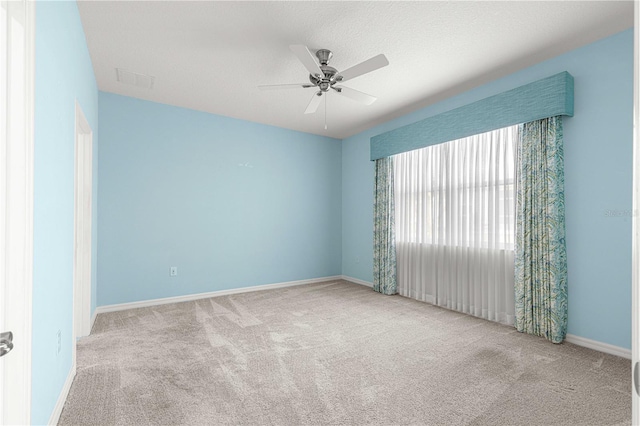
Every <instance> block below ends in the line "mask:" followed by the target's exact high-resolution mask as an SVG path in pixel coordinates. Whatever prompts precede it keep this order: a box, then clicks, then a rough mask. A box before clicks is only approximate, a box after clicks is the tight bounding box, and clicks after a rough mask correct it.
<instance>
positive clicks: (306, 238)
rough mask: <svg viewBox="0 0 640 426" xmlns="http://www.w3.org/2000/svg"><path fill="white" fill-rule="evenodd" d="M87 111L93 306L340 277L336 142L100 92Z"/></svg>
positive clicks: (339, 184) (338, 178) (339, 181)
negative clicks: (95, 143) (91, 128)
mask: <svg viewBox="0 0 640 426" xmlns="http://www.w3.org/2000/svg"><path fill="white" fill-rule="evenodd" d="M99 115H100V127H101V133H100V158H99V165H100V172H99V173H100V200H99V204H98V209H99V212H98V221H99V222H98V223H99V227H98V228H99V238H98V241H99V246H98V282H99V288H98V305H110V304H116V303H124V302H133V301H139V300H147V299H154V298H162V297H170V296H177V295H185V294H194V293H202V292H210V291H216V290H224V289H231V288H239V287H247V286H255V285H260V284H270V283H279V282H286V281H294V280H303V279H311V278H319V277H326V276H333V275H340V273H341V260H342V255H341V179H342V177H341V161H342V159H341V156H342V151H341V146H340V141H339V140H337V139H330V138H326V137H321V136H316V135H311V134H306V133H300V132H294V131H291V130H285V129H280V128H276V127H271V126H265V125H261V124H256V123H251V122H247V121H243V120H236V119H231V118H226V117H221V116H216V115H212V114H207V113H202V112H197V111H193V110H188V109H183V108H178V107H173V106H168V105H163V104H158V103H153V102H147V101H142V100H137V99H133V98H128V97H123V96H119V95H114V94H109V93H103V92H101V93H100V114H99ZM171 266H177V267H178V276H177V277H170V276H169V268H170V267H171Z"/></svg>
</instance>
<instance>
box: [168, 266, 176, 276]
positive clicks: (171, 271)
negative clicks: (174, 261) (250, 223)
mask: <svg viewBox="0 0 640 426" xmlns="http://www.w3.org/2000/svg"><path fill="white" fill-rule="evenodd" d="M169 275H170V276H172V277H177V276H178V267H177V266H172V267H171V269H170V270H169Z"/></svg>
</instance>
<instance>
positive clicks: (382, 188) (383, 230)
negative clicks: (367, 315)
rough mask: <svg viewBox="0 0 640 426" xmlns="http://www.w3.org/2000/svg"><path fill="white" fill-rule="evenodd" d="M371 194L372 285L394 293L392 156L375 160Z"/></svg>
mask: <svg viewBox="0 0 640 426" xmlns="http://www.w3.org/2000/svg"><path fill="white" fill-rule="evenodd" d="M374 191H375V192H374V194H373V199H374V201H373V289H374V290H375V291H377V292H380V293H382V294H396V293H397V291H398V287H397V284H396V238H395V223H394V211H393V210H394V205H393V204H394V203H393V160H392V159H391V158H390V157H385V158H380V159H378V160H376V176H375V188H374Z"/></svg>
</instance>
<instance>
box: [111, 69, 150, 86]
mask: <svg viewBox="0 0 640 426" xmlns="http://www.w3.org/2000/svg"><path fill="white" fill-rule="evenodd" d="M116 78H117V80H118V81H119V82H120V83H122V84H128V85H130V86H137V87H142V88H143V89H151V88H152V87H153V81H154V80H155V77H152V76H150V75H144V74H138V73H135V72H131V71H127V70H123V69H122V68H116Z"/></svg>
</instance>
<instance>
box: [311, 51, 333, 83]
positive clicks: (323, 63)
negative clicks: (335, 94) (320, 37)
mask: <svg viewBox="0 0 640 426" xmlns="http://www.w3.org/2000/svg"><path fill="white" fill-rule="evenodd" d="M332 56H333V53H332V52H331V51H330V50H328V49H320V50H318V51H317V52H316V57H317V58H318V61H319V62H320V69H321V70H322V73H323V74H324V75H322V76H319V77H317V76H315V75H313V74H309V81H311V83H313V85H314V86H318V88H319V89H320V90H322V91H323V92H327V91H329V89H330V88H331V86H333V85H334V84H336V82H337V80H335V79H334V77H335V76H336V74H338V70H337V69H335V68H334V67H330V66H329V65H327V63H328V62H329V60H330V59H331V57H332Z"/></svg>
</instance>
